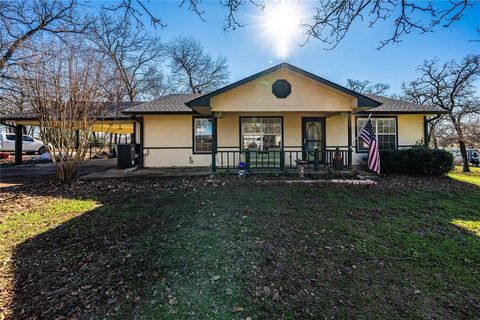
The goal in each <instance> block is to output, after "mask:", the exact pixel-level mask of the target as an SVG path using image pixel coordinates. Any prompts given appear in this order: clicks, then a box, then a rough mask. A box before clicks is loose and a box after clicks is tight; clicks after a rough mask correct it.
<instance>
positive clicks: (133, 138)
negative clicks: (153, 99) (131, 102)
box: [130, 115, 137, 144]
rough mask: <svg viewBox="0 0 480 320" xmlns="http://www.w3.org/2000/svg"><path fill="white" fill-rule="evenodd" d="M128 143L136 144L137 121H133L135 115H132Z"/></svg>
mask: <svg viewBox="0 0 480 320" xmlns="http://www.w3.org/2000/svg"><path fill="white" fill-rule="evenodd" d="M130 143H131V144H136V143H137V120H136V119H135V115H133V133H132V134H131V135H130Z"/></svg>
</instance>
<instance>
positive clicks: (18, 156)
mask: <svg viewBox="0 0 480 320" xmlns="http://www.w3.org/2000/svg"><path fill="white" fill-rule="evenodd" d="M22 133H23V125H21V124H17V125H16V126H15V164H22V151H23V150H22V147H23V146H22Z"/></svg>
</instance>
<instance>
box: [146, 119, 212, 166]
mask: <svg viewBox="0 0 480 320" xmlns="http://www.w3.org/2000/svg"><path fill="white" fill-rule="evenodd" d="M144 125H145V127H144V140H145V141H144V147H145V150H144V155H145V167H187V166H209V165H210V161H211V155H209V154H193V151H192V116H191V115H159V116H145V117H144ZM155 148H162V149H155ZM164 148H166V149H164ZM168 148H171V149H168Z"/></svg>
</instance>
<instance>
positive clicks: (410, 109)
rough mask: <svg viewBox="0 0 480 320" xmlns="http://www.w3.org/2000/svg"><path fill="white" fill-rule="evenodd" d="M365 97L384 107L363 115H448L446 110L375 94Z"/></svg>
mask: <svg viewBox="0 0 480 320" xmlns="http://www.w3.org/2000/svg"><path fill="white" fill-rule="evenodd" d="M365 95H366V96H367V97H369V98H371V99H374V100H377V101H378V102H381V103H382V105H381V106H379V107H375V108H371V109H368V110H366V111H363V113H370V112H372V113H426V114H428V113H447V112H446V111H445V110H442V109H439V108H437V107H433V106H424V105H421V104H417V103H413V102H408V101H404V100H399V99H394V98H388V97H382V96H378V95H375V94H365Z"/></svg>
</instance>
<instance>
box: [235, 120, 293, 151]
mask: <svg viewBox="0 0 480 320" xmlns="http://www.w3.org/2000/svg"><path fill="white" fill-rule="evenodd" d="M251 118H257V119H264V118H268V119H280V125H281V128H282V133H281V135H280V136H281V138H280V139H282V146H281V148H280V150H283V149H284V148H285V146H284V145H285V140H284V136H283V134H284V130H283V129H284V128H283V116H242V117H238V146H239V149H240V151H241V152H243V151H244V149H243V143H242V140H243V139H242V119H251Z"/></svg>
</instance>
